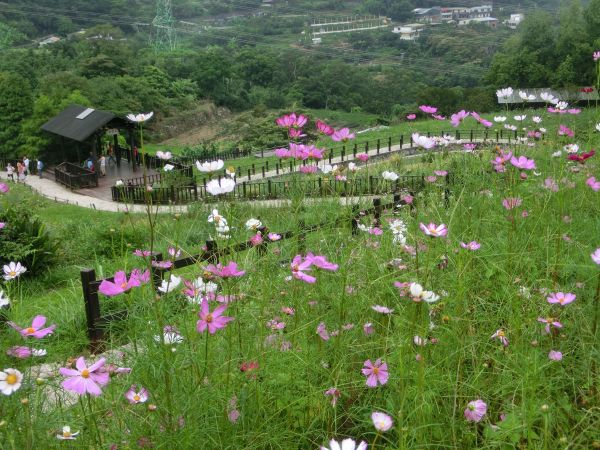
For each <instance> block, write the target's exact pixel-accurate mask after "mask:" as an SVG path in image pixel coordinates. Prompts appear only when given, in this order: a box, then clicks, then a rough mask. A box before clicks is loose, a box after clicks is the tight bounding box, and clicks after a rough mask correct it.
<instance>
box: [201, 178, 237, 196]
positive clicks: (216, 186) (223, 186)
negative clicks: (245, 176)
mask: <svg viewBox="0 0 600 450" xmlns="http://www.w3.org/2000/svg"><path fill="white" fill-rule="evenodd" d="M234 188H235V181H234V180H232V179H231V178H222V179H221V180H220V181H219V180H211V181H209V182H208V183H206V191H207V192H208V193H209V194H212V195H220V194H226V193H228V192H231V191H233V189H234Z"/></svg>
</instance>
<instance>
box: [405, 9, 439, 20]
mask: <svg viewBox="0 0 600 450" xmlns="http://www.w3.org/2000/svg"><path fill="white" fill-rule="evenodd" d="M412 13H413V14H414V15H415V20H416V21H417V22H419V23H440V22H441V21H442V11H441V8H440V7H439V6H434V7H433V8H416V9H413V10H412Z"/></svg>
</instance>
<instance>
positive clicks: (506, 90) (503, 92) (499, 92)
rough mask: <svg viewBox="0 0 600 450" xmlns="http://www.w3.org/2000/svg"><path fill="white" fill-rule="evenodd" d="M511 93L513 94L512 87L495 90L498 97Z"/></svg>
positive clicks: (504, 96) (508, 95) (507, 95)
mask: <svg viewBox="0 0 600 450" xmlns="http://www.w3.org/2000/svg"><path fill="white" fill-rule="evenodd" d="M511 95H513V89H512V88H511V87H507V88H503V89H499V90H497V91H496V96H497V97H498V98H506V97H510V96H511Z"/></svg>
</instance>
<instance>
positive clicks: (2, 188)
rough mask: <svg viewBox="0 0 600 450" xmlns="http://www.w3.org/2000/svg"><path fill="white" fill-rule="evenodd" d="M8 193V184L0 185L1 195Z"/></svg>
mask: <svg viewBox="0 0 600 450" xmlns="http://www.w3.org/2000/svg"><path fill="white" fill-rule="evenodd" d="M8 191H10V188H9V187H8V184H6V183H0V192H2V193H3V194H6V193H7V192H8Z"/></svg>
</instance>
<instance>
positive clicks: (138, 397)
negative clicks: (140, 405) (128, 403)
mask: <svg viewBox="0 0 600 450" xmlns="http://www.w3.org/2000/svg"><path fill="white" fill-rule="evenodd" d="M133 400H134V401H136V402H139V401H140V400H141V398H140V396H139V395H137V394H135V395H134V396H133Z"/></svg>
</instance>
